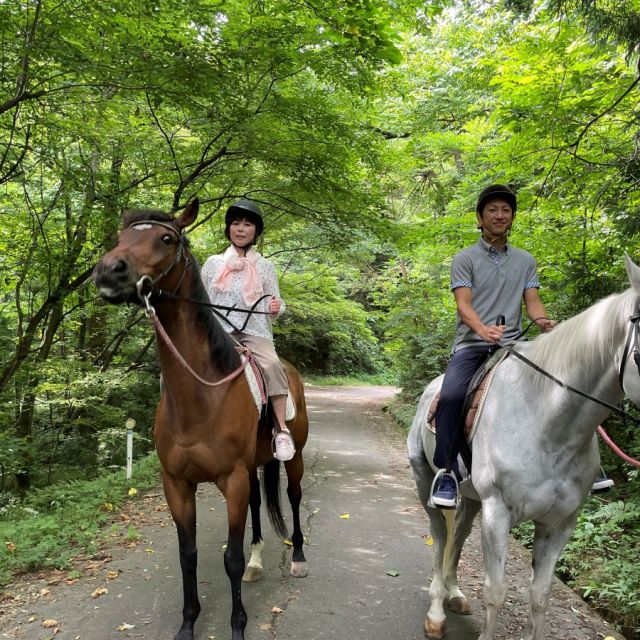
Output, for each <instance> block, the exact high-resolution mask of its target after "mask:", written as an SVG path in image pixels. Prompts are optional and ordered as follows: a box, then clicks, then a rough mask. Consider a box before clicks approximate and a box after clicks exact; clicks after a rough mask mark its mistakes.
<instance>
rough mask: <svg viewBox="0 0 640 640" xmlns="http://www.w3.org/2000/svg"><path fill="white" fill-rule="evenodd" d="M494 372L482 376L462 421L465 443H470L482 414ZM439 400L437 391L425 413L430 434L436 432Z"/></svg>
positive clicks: (493, 369) (494, 369)
mask: <svg viewBox="0 0 640 640" xmlns="http://www.w3.org/2000/svg"><path fill="white" fill-rule="evenodd" d="M495 371H496V368H495V367H492V368H491V370H490V371H489V372H488V373H487V374H486V375H485V376H484V378H482V381H481V382H480V384H479V386H478V388H477V389H476V391H475V393H474V395H473V399H472V401H471V404H470V406H469V409H468V412H467V414H466V416H465V420H464V435H465V437H466V440H467V442H471V440H472V439H473V435H474V433H475V430H476V426H477V424H478V420H479V418H480V415H481V414H482V408H483V407H484V400H485V398H486V397H487V392H488V391H489V387H490V386H491V381H492V380H493V374H494V373H495ZM439 400H440V392H439V391H438V393H437V394H436V395H435V397H434V398H433V400H432V401H431V405H430V406H429V411H428V412H427V427H428V428H429V430H430V431H431V432H432V433H435V432H436V424H435V415H436V408H437V406H438V401H439Z"/></svg>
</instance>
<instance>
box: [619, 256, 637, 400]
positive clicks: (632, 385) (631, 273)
mask: <svg viewBox="0 0 640 640" xmlns="http://www.w3.org/2000/svg"><path fill="white" fill-rule="evenodd" d="M624 261H625V266H626V268H627V275H628V277H629V282H630V284H631V289H632V290H633V291H634V293H635V295H636V302H635V305H634V308H633V313H632V315H631V317H630V318H629V321H630V323H631V324H630V327H629V331H628V334H627V340H626V343H625V348H624V352H623V355H622V359H621V365H620V381H621V384H622V388H623V389H624V392H625V395H626V396H627V397H628V398H629V400H631V402H633V403H634V404H635V405H636V406H640V326H639V323H640V267H638V266H637V265H636V264H635V263H634V262H633V261H632V260H631V258H629V256H628V255H626V256H625V259H624Z"/></svg>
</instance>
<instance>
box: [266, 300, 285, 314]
mask: <svg viewBox="0 0 640 640" xmlns="http://www.w3.org/2000/svg"><path fill="white" fill-rule="evenodd" d="M281 307H282V302H281V301H280V300H278V298H276V297H275V296H271V300H269V315H270V316H277V315H278V314H279V313H280V308H281Z"/></svg>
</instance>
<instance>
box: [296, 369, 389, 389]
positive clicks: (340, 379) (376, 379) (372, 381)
mask: <svg viewBox="0 0 640 640" xmlns="http://www.w3.org/2000/svg"><path fill="white" fill-rule="evenodd" d="M304 382H305V384H308V385H315V386H319V387H334V386H341V387H356V386H358V385H396V384H397V383H398V378H397V375H396V374H394V373H393V372H390V373H386V372H385V373H361V374H353V375H348V376H345V375H335V376H319V375H305V376H304Z"/></svg>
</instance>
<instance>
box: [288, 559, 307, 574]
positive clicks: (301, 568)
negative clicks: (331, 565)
mask: <svg viewBox="0 0 640 640" xmlns="http://www.w3.org/2000/svg"><path fill="white" fill-rule="evenodd" d="M290 573H291V575H292V576H293V577H294V578H306V577H307V573H308V572H307V563H306V562H292V563H291V572H290Z"/></svg>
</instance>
